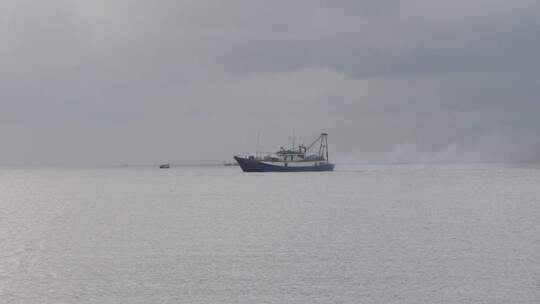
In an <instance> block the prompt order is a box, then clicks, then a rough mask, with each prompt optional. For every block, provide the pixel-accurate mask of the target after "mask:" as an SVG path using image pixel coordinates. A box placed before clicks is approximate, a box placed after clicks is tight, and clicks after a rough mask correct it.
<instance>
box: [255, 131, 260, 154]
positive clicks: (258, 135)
mask: <svg viewBox="0 0 540 304" xmlns="http://www.w3.org/2000/svg"><path fill="white" fill-rule="evenodd" d="M260 137H261V129H259V130H257V146H256V147H255V158H258V157H259V140H260Z"/></svg>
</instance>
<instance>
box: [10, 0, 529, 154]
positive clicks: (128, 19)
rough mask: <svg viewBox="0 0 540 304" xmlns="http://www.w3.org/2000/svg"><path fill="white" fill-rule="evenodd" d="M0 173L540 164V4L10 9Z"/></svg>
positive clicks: (107, 4) (31, 0)
mask: <svg viewBox="0 0 540 304" xmlns="http://www.w3.org/2000/svg"><path fill="white" fill-rule="evenodd" d="M3 6H4V7H3V11H2V13H0V39H1V43H0V66H1V67H2V68H1V70H0V107H1V109H2V110H1V111H0V139H1V141H2V143H3V144H2V146H3V151H2V153H0V163H53V164H98V163H102V164H111V163H124V162H141V163H148V162H150V163H151V162H159V161H171V162H193V163H199V162H216V161H220V160H222V159H226V158H229V157H230V155H231V154H233V153H235V152H244V151H246V150H250V149H252V148H253V147H254V144H255V138H256V134H257V130H259V129H260V130H262V132H263V142H264V148H265V149H268V150H272V149H274V148H275V147H278V146H280V145H283V144H285V143H286V142H289V140H290V137H291V133H292V129H293V128H294V129H296V133H297V134H302V135H303V137H304V138H305V139H306V140H308V139H309V138H311V137H314V136H316V135H317V133H319V132H320V131H322V130H325V131H328V132H329V133H330V142H331V148H332V152H333V156H334V158H335V159H337V160H341V161H352V160H354V161H481V160H497V161H535V160H540V148H539V146H540V138H539V137H538V135H537V134H536V133H537V132H536V130H538V129H539V127H540V122H539V120H538V119H537V117H536V116H537V113H540V103H539V101H538V96H539V93H540V89H539V88H540V78H539V77H538V70H539V68H540V63H539V61H538V56H537V54H538V53H540V39H539V38H538V37H540V21H539V20H540V18H539V17H540V4H538V2H537V1H527V0H518V1H502V0H472V1H457V2H456V1H427V0H417V1H407V2H404V1H391V0H385V1H372V0H370V1H271V2H269V1H226V2H225V1H164V0H163V1H154V2H152V3H149V2H148V1H104V0H98V1H91V2H83V1H67V0H51V1H47V2H43V1H37V0H18V1H7V2H6V3H4V4H3Z"/></svg>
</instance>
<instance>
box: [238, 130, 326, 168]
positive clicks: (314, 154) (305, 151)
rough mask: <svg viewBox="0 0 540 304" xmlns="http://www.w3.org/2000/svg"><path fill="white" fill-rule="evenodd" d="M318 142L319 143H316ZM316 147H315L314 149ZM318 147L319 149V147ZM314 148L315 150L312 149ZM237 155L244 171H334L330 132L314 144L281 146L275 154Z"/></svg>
mask: <svg viewBox="0 0 540 304" xmlns="http://www.w3.org/2000/svg"><path fill="white" fill-rule="evenodd" d="M317 143H318V145H316V144H317ZM314 147H316V148H315V149H313V148H314ZM317 148H318V149H317ZM312 149H313V150H312ZM258 154H259V153H256V154H255V155H247V156H242V155H235V156H234V159H235V160H236V161H237V162H238V165H240V167H241V168H242V171H244V172H306V171H333V170H334V164H332V163H330V162H329V160H328V134H327V133H322V134H321V135H320V136H319V137H318V138H317V139H316V140H315V141H313V143H312V144H310V145H309V146H304V145H303V144H302V145H300V146H298V148H295V147H294V144H293V147H292V149H285V148H283V147H281V149H280V150H279V151H277V152H276V153H275V154H274V155H266V156H263V157H261V156H259V155H258Z"/></svg>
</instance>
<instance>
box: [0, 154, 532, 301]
mask: <svg viewBox="0 0 540 304" xmlns="http://www.w3.org/2000/svg"><path fill="white" fill-rule="evenodd" d="M539 168H540V167H539V166H534V165H523V166H516V165H496V164H490V165H485V164H482V165H426V166H420V165H393V166H382V165H381V166H358V167H351V166H349V167H343V166H342V167H338V170H337V171H336V172H327V173H299V174H279V173H276V174H273V173H263V174H257V173H253V174H245V173H242V172H240V169H239V168H238V167H176V168H172V169H170V170H159V169H155V168H110V169H58V168H9V167H4V168H0V302H1V303H538V302H540V204H539V202H540V187H539V185H540V169H539Z"/></svg>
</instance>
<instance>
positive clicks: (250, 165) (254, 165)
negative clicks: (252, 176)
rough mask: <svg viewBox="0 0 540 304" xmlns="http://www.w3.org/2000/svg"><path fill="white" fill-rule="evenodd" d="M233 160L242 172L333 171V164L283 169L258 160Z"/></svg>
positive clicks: (241, 158)
mask: <svg viewBox="0 0 540 304" xmlns="http://www.w3.org/2000/svg"><path fill="white" fill-rule="evenodd" d="M234 159H235V160H236V161H237V162H238V164H239V165H240V168H242V171H244V172H321V171H334V164H330V163H328V164H320V165H317V166H304V167H284V166H277V165H271V164H266V163H262V162H260V161H258V160H253V159H247V158H243V157H238V156H235V157H234Z"/></svg>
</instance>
